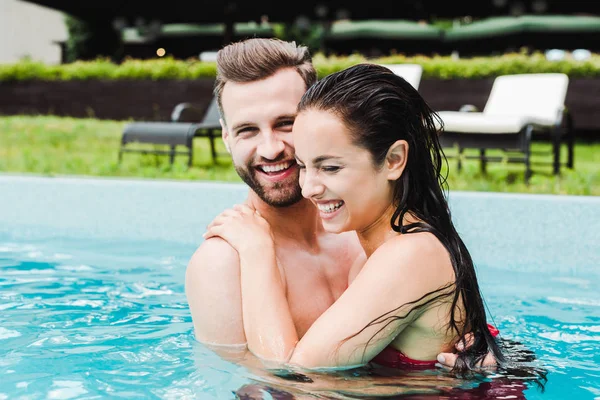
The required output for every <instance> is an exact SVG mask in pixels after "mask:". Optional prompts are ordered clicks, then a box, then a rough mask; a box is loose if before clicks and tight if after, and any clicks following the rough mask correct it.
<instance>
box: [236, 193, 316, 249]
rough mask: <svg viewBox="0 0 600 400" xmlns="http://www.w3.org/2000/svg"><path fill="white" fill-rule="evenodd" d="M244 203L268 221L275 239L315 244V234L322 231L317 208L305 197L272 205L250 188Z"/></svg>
mask: <svg viewBox="0 0 600 400" xmlns="http://www.w3.org/2000/svg"><path fill="white" fill-rule="evenodd" d="M246 203H247V204H248V205H250V206H251V207H253V208H254V209H256V210H258V212H260V214H261V215H262V217H263V218H265V219H266V220H267V221H268V222H269V224H270V225H271V230H272V231H273V235H274V236H275V238H276V240H277V239H282V240H284V239H292V240H294V241H296V242H299V243H302V242H304V243H305V244H306V245H309V246H313V245H316V240H317V236H318V235H319V234H320V233H322V232H323V225H322V222H321V218H320V217H319V214H318V210H317V208H316V207H315V206H314V204H312V203H311V202H310V201H309V200H307V199H305V198H302V199H301V200H300V201H298V202H297V203H295V204H292V205H291V206H287V207H274V206H271V205H268V204H267V203H265V202H264V201H263V200H261V199H260V198H259V197H258V195H257V194H256V193H254V192H253V191H252V190H250V191H249V193H248V198H247V199H246Z"/></svg>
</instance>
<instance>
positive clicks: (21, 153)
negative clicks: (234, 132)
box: [0, 116, 600, 196]
mask: <svg viewBox="0 0 600 400" xmlns="http://www.w3.org/2000/svg"><path fill="white" fill-rule="evenodd" d="M126 123H127V121H106V120H96V119H76V118H63V117H55V116H36V117H32V116H6V117H0V172H4V173H18V174H36V175H47V176H62V175H77V176H82V175H83V176H106V177H135V178H160V179H180V180H211V181H224V182H241V180H240V179H239V177H238V176H237V174H236V172H235V170H234V168H233V166H232V164H231V161H230V159H229V157H228V155H227V154H226V153H225V148H224V146H223V144H222V142H221V141H220V140H218V141H217V142H218V146H217V149H218V151H219V153H221V154H222V156H221V157H220V158H219V162H218V163H217V164H216V165H215V164H213V163H212V160H211V157H210V151H209V142H208V140H207V139H204V138H197V139H195V140H194V152H195V154H194V163H193V166H192V167H191V168H187V157H185V156H177V157H176V159H175V163H174V165H173V166H171V165H170V164H169V162H168V156H159V155H148V154H147V155H142V154H137V153H129V154H127V153H126V154H124V156H123V161H122V163H120V164H119V163H118V159H117V154H118V149H119V145H120V140H121V132H122V130H123V127H124V126H125V124H126ZM140 147H141V146H140ZM533 150H534V151H536V152H539V151H549V150H550V145H549V144H547V143H535V144H534V146H533ZM563 152H566V148H563ZM447 153H448V154H449V155H451V154H452V149H447ZM465 154H475V153H470V152H468V151H466V152H465ZM490 154H494V152H490ZM497 154H501V153H497ZM533 160H534V162H536V161H545V162H549V161H550V160H551V156H550V155H545V156H541V155H537V156H534V159H533ZM448 168H449V173H448V185H449V188H450V190H460V191H487V192H519V193H544V194H570V195H594V196H598V195H600V143H582V142H578V143H577V144H576V148H575V168H574V169H573V170H568V169H566V168H565V169H562V173H561V175H560V176H554V175H552V169H551V166H550V165H549V164H548V165H544V166H537V165H534V174H533V176H532V178H531V180H530V183H529V185H526V184H525V182H524V179H523V171H524V166H523V164H505V163H490V164H488V168H487V173H486V174H482V173H481V172H480V170H479V164H478V162H477V161H475V160H466V161H464V163H463V170H462V171H460V172H459V171H458V170H457V168H456V159H454V158H449V159H448Z"/></svg>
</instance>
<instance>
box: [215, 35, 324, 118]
mask: <svg viewBox="0 0 600 400" xmlns="http://www.w3.org/2000/svg"><path fill="white" fill-rule="evenodd" d="M283 68H295V69H296V71H297V72H298V74H300V76H301V77H302V79H303V80H304V83H305V84H306V89H308V88H309V87H310V86H311V85H312V84H314V83H315V82H316V81H317V73H316V71H315V67H314V66H313V64H312V56H311V54H310V52H309V50H308V48H307V47H306V46H299V45H296V43H295V42H286V41H283V40H280V39H275V38H251V39H246V40H242V41H240V42H235V43H231V44H228V45H227V46H225V47H223V48H222V49H221V50H219V51H218V53H217V79H216V82H215V87H214V95H215V96H217V102H218V104H219V110H220V112H221V116H222V117H223V118H224V114H223V104H222V102H221V95H222V93H223V87H224V86H225V84H226V83H227V82H236V83H242V82H254V81H259V80H262V79H265V78H268V77H270V76H272V75H274V74H275V73H276V72H278V71H279V70H281V69H283Z"/></svg>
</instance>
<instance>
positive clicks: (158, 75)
mask: <svg viewBox="0 0 600 400" xmlns="http://www.w3.org/2000/svg"><path fill="white" fill-rule="evenodd" d="M365 61H369V62H377V63H391V64H396V63H397V64H400V63H417V64H421V65H422V66H423V75H422V77H423V78H437V79H460V78H463V79H472V78H487V77H495V76H498V75H506V74H517V73H542V72H562V73H566V74H567V75H569V76H570V77H597V76H600V54H593V55H592V56H591V57H590V58H589V59H587V60H585V61H577V60H573V59H564V60H561V61H549V60H547V59H546V57H545V56H544V54H542V53H534V54H531V55H528V54H525V53H511V54H505V55H502V56H496V57H474V58H468V59H453V58H452V57H450V56H433V57H429V56H411V57H408V56H404V55H401V54H398V55H391V56H386V57H381V58H377V59H370V60H367V59H366V58H365V57H364V56H361V55H358V54H356V55H352V56H347V57H346V56H331V57H325V56H324V55H322V54H320V53H318V54H316V55H315V56H314V65H315V67H316V69H317V71H318V74H319V76H320V77H322V76H325V75H328V74H330V73H332V72H335V71H338V70H340V69H343V68H346V67H349V66H351V65H354V64H356V63H359V62H365ZM215 74H216V66H215V63H213V62H202V61H199V60H196V59H192V60H179V59H173V58H168V57H166V58H159V59H151V60H138V59H127V60H125V61H123V62H122V63H121V64H115V63H112V62H110V61H109V60H106V59H98V60H95V61H77V62H73V63H69V64H60V65H47V64H44V63H41V62H35V61H31V60H23V61H20V62H18V63H14V64H0V81H5V82H9V81H27V80H87V79H109V80H110V79H152V80H158V79H182V80H185V79H196V78H201V77H207V78H211V77H214V76H215Z"/></svg>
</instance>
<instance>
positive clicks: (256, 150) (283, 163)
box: [221, 68, 306, 207]
mask: <svg viewBox="0 0 600 400" xmlns="http://www.w3.org/2000/svg"><path fill="white" fill-rule="evenodd" d="M305 91H306V87H305V84H304V81H303V80H302V78H301V77H300V75H299V74H298V73H297V72H296V71H295V70H294V69H292V68H289V69H283V70H281V71H279V72H277V73H276V74H275V75H273V76H271V77H269V78H266V79H264V80H261V81H256V82H248V83H235V82H228V83H226V84H225V86H224V88H223V93H222V95H221V102H222V107H223V114H224V116H223V118H224V121H221V125H222V128H223V141H224V142H225V144H226V145H227V148H228V151H229V153H230V154H231V157H232V160H233V165H234V166H235V169H236V171H237V173H238V174H239V176H240V177H241V178H242V180H243V181H244V182H245V183H246V184H247V185H248V186H249V187H250V188H251V189H252V190H253V191H254V192H255V193H256V194H257V195H258V196H259V197H260V198H261V199H262V200H263V201H264V202H265V203H267V204H269V205H271V206H275V207H287V206H289V205H292V204H294V203H297V202H298V201H300V200H301V199H302V193H301V190H300V186H299V184H298V166H297V165H296V162H295V158H294V145H293V142H292V125H293V124H294V119H295V118H296V107H297V106H298V102H299V101H300V98H301V97H302V95H303V94H304V92H305Z"/></svg>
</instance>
